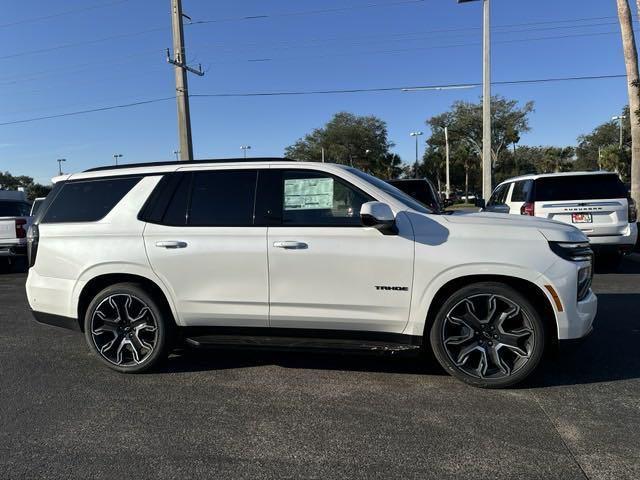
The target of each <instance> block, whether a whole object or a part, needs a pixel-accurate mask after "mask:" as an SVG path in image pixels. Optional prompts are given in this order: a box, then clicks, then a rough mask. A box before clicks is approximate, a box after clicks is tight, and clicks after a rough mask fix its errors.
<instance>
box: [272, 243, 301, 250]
mask: <svg viewBox="0 0 640 480" xmlns="http://www.w3.org/2000/svg"><path fill="white" fill-rule="evenodd" d="M273 246H274V247H276V248H284V249H285V250H306V249H307V248H309V245H307V244H306V243H304V242H296V241H287V242H273Z"/></svg>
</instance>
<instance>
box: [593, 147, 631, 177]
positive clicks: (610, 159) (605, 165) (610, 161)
mask: <svg viewBox="0 0 640 480" xmlns="http://www.w3.org/2000/svg"><path fill="white" fill-rule="evenodd" d="M599 163H600V168H601V169H602V170H607V171H609V172H616V173H617V174H618V175H620V178H621V179H622V181H624V182H628V181H629V176H630V173H631V172H630V170H631V158H630V156H629V150H627V149H622V150H621V149H620V147H619V145H609V146H608V147H604V148H603V149H602V151H601V152H600V162H599Z"/></svg>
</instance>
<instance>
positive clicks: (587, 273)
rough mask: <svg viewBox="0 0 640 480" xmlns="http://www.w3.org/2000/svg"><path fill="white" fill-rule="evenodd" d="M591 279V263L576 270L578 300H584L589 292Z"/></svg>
mask: <svg viewBox="0 0 640 480" xmlns="http://www.w3.org/2000/svg"><path fill="white" fill-rule="evenodd" d="M592 280H593V268H592V266H591V265H589V266H588V267H582V268H580V270H578V301H581V300H584V299H585V298H586V296H587V295H588V294H589V289H590V288H591V282H592Z"/></svg>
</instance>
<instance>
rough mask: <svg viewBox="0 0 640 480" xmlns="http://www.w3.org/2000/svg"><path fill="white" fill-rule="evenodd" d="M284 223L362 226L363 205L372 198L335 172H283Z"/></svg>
mask: <svg viewBox="0 0 640 480" xmlns="http://www.w3.org/2000/svg"><path fill="white" fill-rule="evenodd" d="M282 181H283V191H282V224H283V225H299V226H342V225H346V226H350V225H360V208H361V207H362V204H363V203H366V202H369V201H371V198H370V197H369V196H368V195H366V194H365V193H363V192H361V191H360V190H358V189H356V188H355V187H353V186H351V185H348V184H347V183H345V182H343V181H341V180H338V179H337V178H335V177H332V176H331V175H327V174H325V173H321V172H313V171H308V170H290V171H286V172H284V174H283V178H282Z"/></svg>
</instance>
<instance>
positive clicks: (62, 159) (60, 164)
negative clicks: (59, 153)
mask: <svg viewBox="0 0 640 480" xmlns="http://www.w3.org/2000/svg"><path fill="white" fill-rule="evenodd" d="M56 161H57V162H58V175H62V162H66V161H67V159H66V158H59V159H58V160H56Z"/></svg>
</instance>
